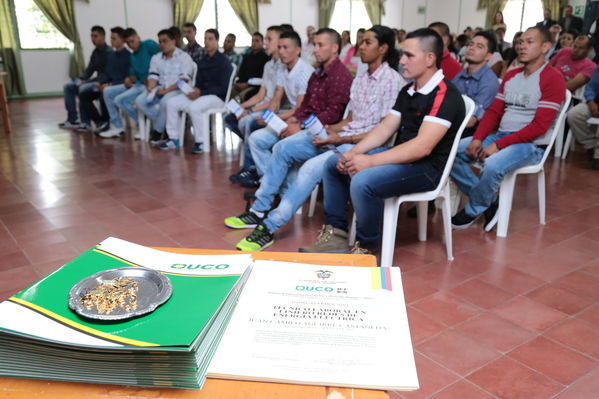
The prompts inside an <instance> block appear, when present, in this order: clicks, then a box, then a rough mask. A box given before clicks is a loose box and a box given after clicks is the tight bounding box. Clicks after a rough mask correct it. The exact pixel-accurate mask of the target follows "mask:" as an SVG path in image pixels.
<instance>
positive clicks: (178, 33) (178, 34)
mask: <svg viewBox="0 0 599 399" xmlns="http://www.w3.org/2000/svg"><path fill="white" fill-rule="evenodd" d="M168 30H170V31H171V32H173V35H175V39H176V40H179V39H180V38H181V29H179V28H178V27H176V26H174V25H173V26H171V27H170V28H168Z"/></svg>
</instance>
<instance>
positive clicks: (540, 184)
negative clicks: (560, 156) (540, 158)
mask: <svg viewBox="0 0 599 399" xmlns="http://www.w3.org/2000/svg"><path fill="white" fill-rule="evenodd" d="M567 148H568V147H566V148H564V151H566V149H567ZM537 188H538V190H539V223H540V224H545V169H541V171H540V172H539V173H538V174H537Z"/></svg>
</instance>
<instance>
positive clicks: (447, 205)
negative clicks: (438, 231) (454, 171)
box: [439, 188, 453, 262]
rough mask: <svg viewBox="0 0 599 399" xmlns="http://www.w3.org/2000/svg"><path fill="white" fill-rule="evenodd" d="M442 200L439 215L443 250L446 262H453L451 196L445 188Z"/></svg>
mask: <svg viewBox="0 0 599 399" xmlns="http://www.w3.org/2000/svg"><path fill="white" fill-rule="evenodd" d="M444 191H446V192H445V193H444V195H443V196H441V197H439V198H441V199H442V206H441V213H442V215H443V231H444V232H445V249H446V250H447V260H448V261H450V262H451V261H452V260H453V236H452V234H451V200H450V198H451V194H450V190H449V188H447V189H446V190H444Z"/></svg>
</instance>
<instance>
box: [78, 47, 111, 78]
mask: <svg viewBox="0 0 599 399" xmlns="http://www.w3.org/2000/svg"><path fill="white" fill-rule="evenodd" d="M111 52H112V47H110V46H108V45H107V44H104V46H103V47H96V48H95V49H94V51H92V55H91V56H90V57H89V64H87V68H85V71H84V72H83V74H81V75H80V76H79V78H80V79H82V80H89V78H91V77H92V75H93V74H94V72H96V73H97V76H96V79H98V80H99V79H101V78H102V75H104V73H105V71H106V59H107V57H108V54H109V53H111Z"/></svg>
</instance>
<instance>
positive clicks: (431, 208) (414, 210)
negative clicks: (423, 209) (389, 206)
mask: <svg viewBox="0 0 599 399" xmlns="http://www.w3.org/2000/svg"><path fill="white" fill-rule="evenodd" d="M436 210H437V207H436V206H435V201H434V200H433V201H429V202H428V214H429V215H432V214H433V213H435V212H436ZM408 217H409V218H417V217H418V206H413V207H411V208H410V209H408Z"/></svg>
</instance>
